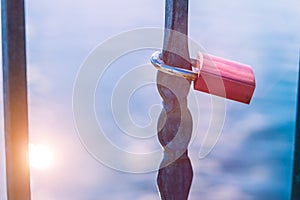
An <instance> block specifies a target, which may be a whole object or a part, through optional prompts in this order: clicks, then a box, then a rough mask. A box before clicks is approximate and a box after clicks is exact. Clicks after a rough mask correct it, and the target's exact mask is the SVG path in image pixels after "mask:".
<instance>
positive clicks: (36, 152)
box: [29, 143, 53, 169]
mask: <svg viewBox="0 0 300 200" xmlns="http://www.w3.org/2000/svg"><path fill="white" fill-rule="evenodd" d="M52 161H53V154H52V151H51V150H50V149H49V148H48V147H47V146H45V145H34V144H31V143H30V144H29V163H30V166H32V167H34V168H36V169H46V168H48V167H49V166H50V165H51V164H52Z"/></svg>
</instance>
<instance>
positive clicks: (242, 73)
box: [151, 52, 255, 104]
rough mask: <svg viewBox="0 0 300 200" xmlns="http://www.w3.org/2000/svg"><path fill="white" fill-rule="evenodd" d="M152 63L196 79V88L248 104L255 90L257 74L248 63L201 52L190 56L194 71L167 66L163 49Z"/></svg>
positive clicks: (154, 57)
mask: <svg viewBox="0 0 300 200" xmlns="http://www.w3.org/2000/svg"><path fill="white" fill-rule="evenodd" d="M151 63H152V64H153V65H154V66H155V67H156V68H157V69H158V70H160V71H163V72H165V73H168V74H171V75H174V76H179V77H182V78H185V79H187V80H190V81H194V89H195V90H199V91H203V92H206V93H209V94H213V95H217V96H221V97H225V98H227V99H231V100H234V101H238V102H241V103H246V104H249V103H250V101H251V98H252V96H253V92H254V90H255V78H254V73H253V71H252V69H251V67H250V66H249V65H245V64H241V63H238V62H234V61H231V60H228V59H224V58H220V57H217V56H212V55H209V54H203V53H201V52H199V53H198V55H197V59H191V63H192V65H193V66H194V67H195V68H194V70H193V71H190V70H186V69H181V68H176V67H173V66H168V65H166V64H165V63H164V62H163V60H162V59H160V52H154V53H153V54H152V57H151Z"/></svg>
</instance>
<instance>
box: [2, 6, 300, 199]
mask: <svg viewBox="0 0 300 200" xmlns="http://www.w3.org/2000/svg"><path fill="white" fill-rule="evenodd" d="M25 7H26V29H27V32H26V34H27V64H28V89H29V90H28V92H29V93H28V98H29V132H30V142H31V143H33V144H43V145H46V146H48V147H49V148H50V149H51V150H52V152H53V155H54V158H53V162H52V163H51V166H49V167H48V168H46V169H43V170H40V169H35V168H32V169H31V187H32V199H33V200H35V199H36V200H40V199H42V200H53V199H55V200H83V199H84V200H86V199H88V200H99V199H108V200H119V199H137V200H155V199H159V194H158V190H157V186H156V175H157V171H156V170H155V167H153V166H155V162H154V161H153V162H152V160H146V161H147V162H146V161H145V162H142V163H141V162H140V160H138V159H137V160H134V159H135V158H131V157H130V155H136V154H138V153H143V154H145V155H148V154H149V155H159V154H155V153H153V152H160V151H161V148H160V146H159V142H158V140H157V138H156V133H155V124H156V122H157V116H158V115H159V112H160V109H161V107H160V105H161V99H160V97H159V94H158V92H157V90H156V88H155V84H154V83H153V82H154V81H155V73H156V71H155V68H153V67H152V66H151V65H150V64H149V63H150V61H149V59H150V56H151V54H152V53H153V52H154V51H155V50H157V49H159V48H161V46H160V44H161V41H160V40H161V39H162V38H161V37H160V36H161V35H160V33H161V31H162V28H163V26H164V1H158V0H152V1H149V0H144V1H138V0H127V1H116V0H110V1H95V0H87V1H79V0H73V1H70V0H65V1H57V0H52V1H50V0H44V1H36V0H28V1H25ZM299 10H300V2H299V1H297V0H285V1H283V0H275V1H273V2H272V3H270V2H267V1H264V2H262V1H257V0H255V1H246V0H228V1H221V0H210V1H192V0H191V1H190V7H189V37H190V38H191V41H193V42H194V43H197V44H198V47H199V49H197V48H196V51H200V50H203V49H204V50H205V51H206V52H208V53H210V54H213V55H217V56H220V57H224V58H228V59H232V60H236V61H238V62H242V63H246V64H249V65H251V66H252V69H253V71H254V74H255V78H256V89H255V93H254V96H253V99H252V101H251V103H250V105H245V104H240V103H237V102H233V101H230V100H223V99H220V98H215V97H214V98H213V97H211V96H210V95H208V94H204V93H201V92H196V91H194V90H193V89H192V88H191V90H190V96H189V107H190V110H191V112H192V114H193V119H194V137H193V139H192V141H191V144H190V146H189V155H190V158H191V161H192V165H193V169H194V179H193V183H192V187H191V192H190V196H189V199H190V200H196V199H205V200H219V199H222V200H240V199H245V200H248V199H249V200H264V199H273V200H277V199H278V200H283V199H289V196H290V191H291V176H292V157H293V142H294V131H295V114H296V113H295V108H296V89H297V79H298V78H297V77H298V75H297V74H298V59H299V47H300V26H299V23H298V22H297V21H298V19H299V18H300V12H299ZM149 28H150V29H149ZM153 28H154V29H153ZM143 31H145V32H143ZM143 33H145V34H143ZM122 36H124V38H125V39H122ZM123 48H124V49H125V50H126V48H128V49H129V50H127V51H125V50H124V49H123ZM191 52H193V53H191V56H192V57H195V56H196V55H195V53H194V51H191ZM92 58H93V59H95V60H93V62H91V63H92V64H95V63H96V64H95V66H96V67H94V68H85V67H86V66H88V67H89V66H91V65H90V64H89V61H90V60H91V59H92ZM85 69H92V70H95V71H90V72H88V73H87V74H86V75H85V76H83V79H82V80H83V81H81V82H80V80H81V79H80V77H81V74H82V73H84V72H85V71H84V70H85ZM85 80H86V81H85ZM90 81H95V84H94V85H93V86H92V87H89V85H88V83H90ZM1 82H2V81H1ZM77 86H78V87H79V88H80V87H81V86H84V87H86V86H87V87H88V89H89V90H88V91H85V90H84V91H83V92H82V93H80V92H79V93H77V94H79V95H77V96H76V91H77V90H76V89H77ZM93 89H94V90H93ZM80 91H82V90H80ZM74 92H75V94H74ZM0 94H1V95H2V92H0ZM88 95H91V97H93V98H92V100H91V102H89V101H90V99H89V98H88V97H89V96H88ZM1 97H2V96H1ZM1 99H2V98H1ZM77 102H83V103H84V102H86V104H84V105H83V106H82V107H80V106H79V107H76V105H77V104H76V103H77ZM74 103H75V107H74ZM122 105H124V106H125V107H124V106H122ZM76 108H78V109H79V111H80V112H79V111H78V110H76ZM85 108H87V109H93V110H92V111H93V113H87V112H85V111H86V110H87V109H85ZM0 111H1V113H2V114H1V115H0V116H3V108H2V100H1V110H0ZM81 112H82V113H84V114H88V115H81ZM94 118H95V119H94ZM128 119H130V120H128ZM93 120H96V121H97V123H98V124H100V126H101V132H102V133H104V135H105V138H106V139H107V141H110V143H111V144H114V145H115V146H117V147H119V149H122V150H123V151H122V153H123V152H127V153H128V152H129V154H122V153H120V154H119V153H111V152H110V150H109V149H108V148H106V149H103V148H105V147H106V146H105V145H106V143H107V142H106V140H105V141H103V140H97V138H96V137H98V136H99V135H100V134H98V135H96V136H95V137H94V136H93V135H90V133H92V132H93V130H92V131H86V132H82V131H81V130H82V129H81V128H80V127H81V125H82V126H84V125H86V124H85V123H87V124H88V123H90V121H93ZM214 120H217V121H214ZM218 120H219V121H218ZM1 121H2V123H1V132H0V148H1V151H0V152H2V153H1V155H0V200H6V197H5V167H4V166H5V164H4V153H3V151H4V136H3V134H4V133H3V117H2V118H1ZM210 127H212V130H214V129H213V128H218V127H221V128H222V130H221V132H220V134H219V135H213V134H216V132H213V133H211V132H209V131H208V130H210V129H209V128H210ZM139 134H140V135H139ZM214 136H217V140H213V142H212V143H209V141H210V140H209V139H211V138H214ZM86 138H87V139H88V141H87V140H85V139H86ZM207 138H208V139H207ZM212 144H215V146H213V149H212V151H208V153H207V154H205V156H201V155H202V154H201V152H203V150H205V147H207V145H208V146H211V145H212ZM101 152H104V154H101ZM204 152H206V151H204ZM124 155H125V156H124ZM126 155H129V156H128V157H126ZM101 156H102V157H101ZM145 157H146V156H145ZM155 158H156V157H155Z"/></svg>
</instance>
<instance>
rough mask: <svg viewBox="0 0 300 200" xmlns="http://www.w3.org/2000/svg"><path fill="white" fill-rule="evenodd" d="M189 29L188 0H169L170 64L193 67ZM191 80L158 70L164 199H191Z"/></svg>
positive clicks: (166, 58)
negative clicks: (188, 38)
mask: <svg viewBox="0 0 300 200" xmlns="http://www.w3.org/2000/svg"><path fill="white" fill-rule="evenodd" d="M187 30H188V0H166V7H165V32H164V46H163V52H162V59H163V61H164V62H165V63H166V64H167V65H170V66H175V67H178V68H184V69H191V64H190V57H189V50H188V42H187V41H188V40H187ZM190 84H191V82H190V81H187V80H185V79H183V78H179V77H175V76H172V75H168V74H166V73H163V72H160V71H158V73H157V88H158V91H159V93H160V95H161V97H162V99H163V110H162V112H161V114H160V117H159V120H158V138H159V141H160V143H161V144H162V146H163V148H164V159H163V160H162V162H161V168H160V170H159V172H158V176H157V184H158V188H159V191H160V195H161V199H163V200H185V199H187V198H188V195H189V191H190V187H191V183H192V179H193V170H192V166H191V162H190V159H189V157H188V150H187V148H188V144H189V141H190V138H191V135H192V126H193V124H192V117H191V114H190V111H189V109H188V107H187V95H188V92H189V89H190Z"/></svg>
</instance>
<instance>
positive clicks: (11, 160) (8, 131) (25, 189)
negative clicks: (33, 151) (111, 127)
mask: <svg viewBox="0 0 300 200" xmlns="http://www.w3.org/2000/svg"><path fill="white" fill-rule="evenodd" d="M1 9H2V10H1V11H2V13H1V14H2V57H3V90H4V123H5V152H6V179H7V199H8V200H30V173H29V163H28V112H27V80H26V48H25V16H24V1H23V0H2V1H1Z"/></svg>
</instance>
